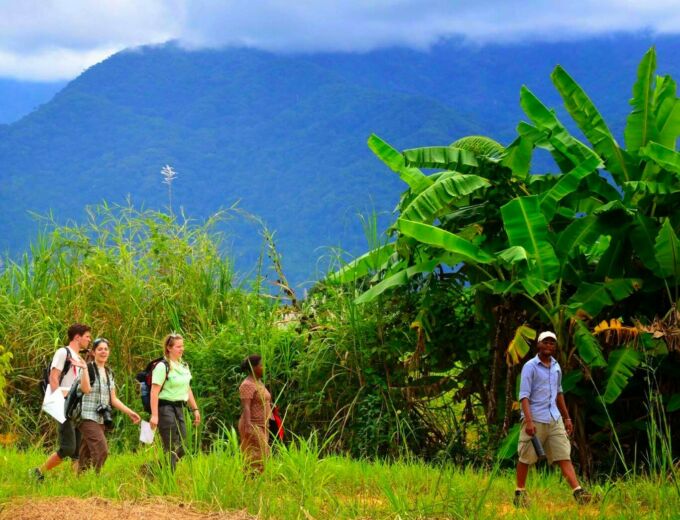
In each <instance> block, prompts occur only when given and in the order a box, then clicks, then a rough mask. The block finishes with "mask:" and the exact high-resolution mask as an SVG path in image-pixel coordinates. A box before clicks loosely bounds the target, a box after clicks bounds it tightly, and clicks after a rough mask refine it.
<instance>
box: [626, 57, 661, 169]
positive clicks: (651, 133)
mask: <svg viewBox="0 0 680 520" xmlns="http://www.w3.org/2000/svg"><path fill="white" fill-rule="evenodd" d="M655 69H656V52H655V51H654V48H651V49H649V50H648V51H647V52H646V53H645V55H644V56H643V58H642V61H641V62H640V65H639V66H638V73H637V80H636V81H635V84H634V85H633V98H632V99H631V100H630V104H631V105H632V107H633V111H632V112H631V113H630V115H629V116H628V120H627V121H626V129H625V131H624V137H625V140H626V148H627V149H628V150H629V151H630V152H632V151H635V150H638V149H639V148H642V147H643V146H645V145H646V144H647V143H648V142H649V141H657V140H658V131H657V128H656V120H655V118H654V90H653V87H654V70H655ZM628 180H638V179H637V178H635V179H633V178H631V179H628Z"/></svg>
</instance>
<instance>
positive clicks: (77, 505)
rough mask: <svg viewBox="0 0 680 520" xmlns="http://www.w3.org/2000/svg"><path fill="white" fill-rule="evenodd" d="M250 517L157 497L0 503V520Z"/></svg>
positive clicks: (243, 519)
mask: <svg viewBox="0 0 680 520" xmlns="http://www.w3.org/2000/svg"><path fill="white" fill-rule="evenodd" d="M83 518H87V519H88V520H104V519H107V520H108V519H111V518H115V519H116V520H138V519H140V518H152V519H153V520H252V519H255V518H256V517H254V516H252V515H249V514H248V513H246V512H245V511H236V512H230V513H202V512H200V511H198V510H197V509H195V508H194V507H192V506H191V504H182V503H173V502H168V501H162V500H158V499H154V500H144V501H139V502H130V501H117V500H108V499H103V498H86V499H81V498H72V497H54V498H49V499H46V498H40V499H35V498H31V499H26V498H21V499H17V500H13V501H11V502H7V503H4V504H0V520H83Z"/></svg>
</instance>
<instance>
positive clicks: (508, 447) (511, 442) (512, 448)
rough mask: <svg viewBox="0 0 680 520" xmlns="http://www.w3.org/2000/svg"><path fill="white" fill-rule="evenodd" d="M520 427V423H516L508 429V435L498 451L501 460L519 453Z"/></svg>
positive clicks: (497, 454)
mask: <svg viewBox="0 0 680 520" xmlns="http://www.w3.org/2000/svg"><path fill="white" fill-rule="evenodd" d="M519 429H520V425H519V424H515V425H514V426H513V427H512V428H510V430H508V435H507V436H506V437H505V439H503V442H501V445H500V448H498V451H497V452H496V456H497V457H498V459H500V460H506V459H512V458H514V457H515V455H517V443H518V442H519Z"/></svg>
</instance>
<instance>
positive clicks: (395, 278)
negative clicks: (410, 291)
mask: <svg viewBox="0 0 680 520" xmlns="http://www.w3.org/2000/svg"><path fill="white" fill-rule="evenodd" d="M438 264H439V260H437V259H434V260H429V261H427V262H423V263H421V264H418V265H414V266H411V267H408V268H406V269H402V270H401V271H398V272H396V273H394V274H393V275H391V276H388V277H387V278H385V279H384V280H383V281H382V282H380V283H378V284H376V285H374V286H373V287H371V288H370V289H369V290H368V291H366V292H364V293H363V294H361V295H360V296H359V297H358V298H356V299H355V300H354V303H356V304H357V305H360V304H362V303H368V302H370V301H373V300H374V299H376V298H377V297H378V296H379V295H381V294H382V293H384V292H385V291H387V290H388V289H393V288H395V287H401V286H402V285H405V284H407V283H408V281H409V279H410V278H411V277H412V276H413V275H416V274H420V273H431V272H432V270H433V269H434V268H435V267H436V266H437V265H438Z"/></svg>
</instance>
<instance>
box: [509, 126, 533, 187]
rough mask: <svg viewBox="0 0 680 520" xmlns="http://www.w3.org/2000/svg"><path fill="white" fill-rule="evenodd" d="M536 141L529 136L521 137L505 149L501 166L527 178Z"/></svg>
mask: <svg viewBox="0 0 680 520" xmlns="http://www.w3.org/2000/svg"><path fill="white" fill-rule="evenodd" d="M534 146H535V141H534V140H533V139H531V138H530V137H527V136H521V135H520V136H519V137H517V139H515V140H514V141H513V142H512V143H510V146H508V147H507V148H506V149H505V152H504V153H503V157H502V159H501V164H502V165H503V166H505V167H507V168H510V170H511V171H512V173H513V174H515V175H518V176H521V177H525V176H526V175H529V170H530V169H531V156H532V154H533V151H534Z"/></svg>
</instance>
